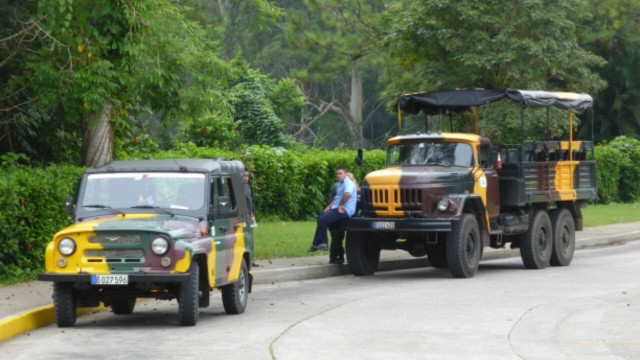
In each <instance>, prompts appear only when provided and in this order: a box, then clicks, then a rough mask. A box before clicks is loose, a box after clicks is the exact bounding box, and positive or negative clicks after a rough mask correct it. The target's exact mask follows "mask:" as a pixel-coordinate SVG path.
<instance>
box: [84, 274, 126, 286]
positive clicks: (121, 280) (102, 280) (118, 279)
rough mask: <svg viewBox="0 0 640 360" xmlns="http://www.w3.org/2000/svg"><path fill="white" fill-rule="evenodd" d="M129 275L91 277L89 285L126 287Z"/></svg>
mask: <svg viewBox="0 0 640 360" xmlns="http://www.w3.org/2000/svg"><path fill="white" fill-rule="evenodd" d="M127 284H129V275H91V285H127Z"/></svg>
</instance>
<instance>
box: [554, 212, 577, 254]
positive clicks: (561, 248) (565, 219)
mask: <svg viewBox="0 0 640 360" xmlns="http://www.w3.org/2000/svg"><path fill="white" fill-rule="evenodd" d="M549 215H550V217H551V226H552V227H553V250H552V251H551V260H550V261H549V262H550V264H551V265H553V266H567V265H569V264H570V263H571V259H573V252H574V250H575V247H576V226H575V224H574V222H573V216H571V213H570V212H569V210H567V209H556V210H552V211H551V212H550V213H549Z"/></svg>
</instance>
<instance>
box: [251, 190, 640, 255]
mask: <svg viewBox="0 0 640 360" xmlns="http://www.w3.org/2000/svg"><path fill="white" fill-rule="evenodd" d="M582 215H583V216H584V226H585V227H589V226H600V225H608V224H619V223H629V222H637V221H640V202H638V203H631V204H607V205H589V206H587V207H586V208H584V209H582ZM315 230H316V222H315V221H295V222H294V221H273V222H261V223H260V224H259V225H258V228H257V229H256V230H255V232H254V238H255V253H256V258H257V259H272V258H282V257H300V256H308V255H311V254H309V253H307V248H309V246H311V242H312V241H313V234H314V232H315ZM324 253H327V252H322V251H321V252H316V253H313V255H317V254H324Z"/></svg>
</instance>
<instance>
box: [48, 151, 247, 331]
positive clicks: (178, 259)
mask: <svg viewBox="0 0 640 360" xmlns="http://www.w3.org/2000/svg"><path fill="white" fill-rule="evenodd" d="M243 172H244V165H243V164H242V163H241V162H239V161H230V160H209V159H193V160H190V159H175V160H141V161H114V162H111V163H109V164H107V165H105V166H103V167H100V168H96V169H91V170H88V171H87V172H86V173H85V174H84V175H83V177H82V179H81V181H80V183H79V186H78V191H77V196H76V199H75V201H74V200H73V199H71V198H67V199H66V209H67V213H68V214H71V215H74V216H75V221H74V224H73V225H71V226H69V227H67V228H65V229H63V230H61V231H59V232H58V233H57V234H55V235H54V236H53V240H52V241H51V242H50V243H49V244H48V245H47V248H46V252H45V271H46V272H45V273H41V274H39V275H38V279H39V280H43V281H52V282H53V303H54V313H55V320H56V323H57V325H58V326H59V327H69V326H73V325H74V324H75V322H76V308H77V307H95V306H98V305H99V304H100V302H102V303H103V304H104V305H105V306H110V307H111V310H112V311H113V313H114V314H117V315H125V314H130V313H131V312H133V309H134V307H135V304H136V299H138V298H155V299H162V300H171V299H177V300H178V303H179V307H178V315H179V323H180V325H195V324H196V323H197V322H198V318H199V308H204V307H207V306H209V296H210V291H211V290H213V289H220V290H221V292H222V302H223V305H224V309H225V311H226V313H227V314H240V313H242V312H244V310H245V307H246V305H247V300H248V294H249V293H250V292H251V285H252V275H251V273H250V270H251V266H252V264H253V235H252V231H251V226H250V224H251V223H250V221H251V219H250V214H249V212H248V210H247V205H246V204H247V203H246V198H245V193H244V186H243V183H242V175H243Z"/></svg>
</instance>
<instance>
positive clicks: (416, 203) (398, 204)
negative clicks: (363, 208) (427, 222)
mask: <svg viewBox="0 0 640 360" xmlns="http://www.w3.org/2000/svg"><path fill="white" fill-rule="evenodd" d="M361 196H362V200H363V202H364V203H365V204H366V205H370V206H371V208H373V210H375V211H376V213H378V214H379V215H384V216H403V215H404V212H405V211H416V210H417V211H420V210H422V202H423V197H422V189H398V188H394V187H378V186H373V187H370V188H368V189H364V191H363V193H362V194H361Z"/></svg>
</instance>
